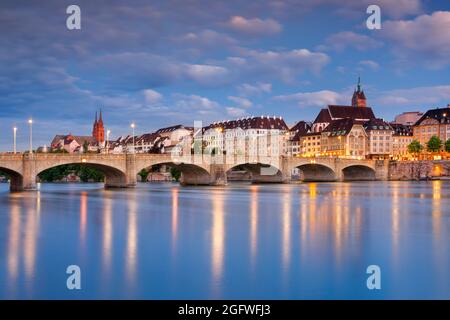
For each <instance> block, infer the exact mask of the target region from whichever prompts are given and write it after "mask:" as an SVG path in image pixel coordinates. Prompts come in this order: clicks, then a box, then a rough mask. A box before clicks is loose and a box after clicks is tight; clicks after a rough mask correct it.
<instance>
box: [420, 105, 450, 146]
mask: <svg viewBox="0 0 450 320" xmlns="http://www.w3.org/2000/svg"><path fill="white" fill-rule="evenodd" d="M413 135H414V139H417V140H418V141H419V142H420V143H421V144H422V145H423V146H425V145H426V144H427V142H428V141H429V140H430V138H431V137H432V136H437V137H439V138H440V139H441V140H442V141H443V142H445V141H447V140H448V139H450V107H449V106H447V108H440V109H431V110H428V111H427V112H425V114H424V115H423V116H422V117H421V118H420V119H419V120H418V121H417V122H416V123H415V124H414V126H413Z"/></svg>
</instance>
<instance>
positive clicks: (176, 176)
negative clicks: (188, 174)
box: [170, 167, 181, 182]
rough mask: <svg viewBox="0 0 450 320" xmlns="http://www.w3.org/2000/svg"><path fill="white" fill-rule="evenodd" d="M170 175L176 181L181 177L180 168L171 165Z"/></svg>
mask: <svg viewBox="0 0 450 320" xmlns="http://www.w3.org/2000/svg"><path fill="white" fill-rule="evenodd" d="M170 175H171V176H172V178H174V179H175V181H177V182H178V181H179V180H180V177H181V170H180V169H178V168H176V167H172V168H170Z"/></svg>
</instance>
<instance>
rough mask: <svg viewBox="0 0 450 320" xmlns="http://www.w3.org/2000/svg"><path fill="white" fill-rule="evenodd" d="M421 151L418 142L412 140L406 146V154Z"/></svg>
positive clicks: (421, 147)
mask: <svg viewBox="0 0 450 320" xmlns="http://www.w3.org/2000/svg"><path fill="white" fill-rule="evenodd" d="M422 149H423V146H422V145H421V144H420V142H419V141H418V140H413V141H412V142H411V143H410V144H409V145H408V152H409V153H420V152H421V151H422Z"/></svg>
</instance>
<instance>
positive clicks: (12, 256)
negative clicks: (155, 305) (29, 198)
mask: <svg viewBox="0 0 450 320" xmlns="http://www.w3.org/2000/svg"><path fill="white" fill-rule="evenodd" d="M10 221H11V222H10V225H9V239H8V279H9V281H10V282H11V285H10V288H12V287H13V285H14V284H15V282H16V279H17V275H18V273H19V255H20V230H21V228H20V227H21V212H20V205H19V204H18V203H17V202H16V201H13V202H12V205H11V209H10Z"/></svg>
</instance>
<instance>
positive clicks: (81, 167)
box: [36, 163, 128, 188]
mask: <svg viewBox="0 0 450 320" xmlns="http://www.w3.org/2000/svg"><path fill="white" fill-rule="evenodd" d="M36 180H37V181H38V182H43V183H46V182H104V184H105V188H125V187H127V186H128V185H127V177H126V174H125V173H124V172H122V171H121V170H119V169H117V168H114V167H110V166H107V165H102V164H96V163H69V164H64V165H58V166H54V167H50V168H46V169H44V170H42V171H40V172H39V173H38V174H37V179H36Z"/></svg>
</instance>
